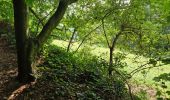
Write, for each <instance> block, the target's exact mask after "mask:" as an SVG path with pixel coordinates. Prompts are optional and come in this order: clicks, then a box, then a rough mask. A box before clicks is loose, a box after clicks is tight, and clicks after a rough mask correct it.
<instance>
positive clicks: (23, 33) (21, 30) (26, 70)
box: [13, 0, 34, 82]
mask: <svg viewBox="0 0 170 100" xmlns="http://www.w3.org/2000/svg"><path fill="white" fill-rule="evenodd" d="M13 5H14V26H15V38H16V48H17V61H18V80H19V81H21V82H27V81H33V80H34V78H33V77H32V76H31V74H32V67H31V64H30V62H29V60H30V58H28V57H29V55H28V54H27V52H28V42H27V40H28V8H27V6H26V3H25V1H24V0H13Z"/></svg>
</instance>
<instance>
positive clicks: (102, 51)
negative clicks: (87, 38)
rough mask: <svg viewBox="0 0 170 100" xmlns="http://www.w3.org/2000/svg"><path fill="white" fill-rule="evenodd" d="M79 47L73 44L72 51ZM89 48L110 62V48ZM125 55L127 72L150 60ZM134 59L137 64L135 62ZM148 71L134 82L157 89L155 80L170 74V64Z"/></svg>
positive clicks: (59, 43)
mask: <svg viewBox="0 0 170 100" xmlns="http://www.w3.org/2000/svg"><path fill="white" fill-rule="evenodd" d="M52 44H55V45H58V46H60V47H64V48H66V47H67V45H68V42H66V41H62V40H54V41H53V42H52ZM82 46H85V45H82ZM77 47H78V42H75V43H73V44H72V46H71V51H75V50H76V49H77ZM89 47H90V48H89ZM88 48H89V49H91V52H92V54H94V55H97V56H101V57H103V58H104V59H106V60H108V57H109V49H108V48H104V47H97V46H88ZM114 52H115V53H117V52H121V51H120V50H118V49H117V50H115V51H114ZM125 53H126V55H127V56H126V57H127V58H126V59H125V60H124V61H125V62H126V63H127V65H128V67H126V68H125V70H126V71H127V72H131V71H132V70H134V69H136V68H137V67H138V66H140V65H143V64H145V63H147V61H148V60H149V59H148V58H146V57H143V56H137V55H134V54H130V53H127V52H125ZM136 57H137V58H136ZM134 59H135V61H137V62H134ZM146 71H147V74H146V75H145V74H142V73H141V72H139V73H136V74H135V75H134V76H133V77H132V80H135V81H137V82H138V83H139V84H143V83H145V84H146V85H148V86H151V87H155V86H154V84H153V83H154V81H153V78H154V77H157V76H159V75H160V74H163V73H170V64H169V65H164V66H160V67H156V68H151V69H148V70H146ZM169 77H170V76H169ZM166 85H167V86H168V88H169V89H170V82H169V81H167V82H166Z"/></svg>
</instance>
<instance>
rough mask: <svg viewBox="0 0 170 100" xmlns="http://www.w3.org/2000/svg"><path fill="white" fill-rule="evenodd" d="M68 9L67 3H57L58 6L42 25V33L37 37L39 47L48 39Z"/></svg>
mask: <svg viewBox="0 0 170 100" xmlns="http://www.w3.org/2000/svg"><path fill="white" fill-rule="evenodd" d="M67 8H68V3H67V2H65V1H63V0H61V1H60V2H59V6H58V8H57V10H56V11H55V13H54V14H53V15H52V16H51V18H50V19H49V20H48V22H47V23H46V24H45V25H44V27H43V29H42V31H41V32H40V34H39V35H38V36H37V40H38V43H39V45H40V46H41V45H42V44H43V43H44V42H45V41H46V40H47V39H48V37H49V35H50V34H51V32H52V30H53V29H55V27H56V26H57V25H58V24H59V22H60V21H61V19H62V18H63V16H64V13H65V11H66V9H67Z"/></svg>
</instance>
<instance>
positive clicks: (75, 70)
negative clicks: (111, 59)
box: [39, 46, 128, 100]
mask: <svg viewBox="0 0 170 100" xmlns="http://www.w3.org/2000/svg"><path fill="white" fill-rule="evenodd" d="M45 52H46V54H45V55H44V56H45V62H44V63H43V64H42V65H40V67H39V68H40V69H41V71H42V72H43V73H42V75H43V76H44V75H45V76H44V77H42V78H45V79H47V80H52V81H55V82H56V83H58V82H59V83H60V84H62V85H61V86H64V88H65V89H63V90H62V91H60V92H61V93H62V95H61V94H60V92H57V94H58V96H59V95H60V96H63V97H65V96H66V97H68V96H71V97H74V98H77V99H78V100H85V99H101V100H103V99H113V98H115V97H117V98H125V96H127V95H128V93H127V89H126V87H125V83H124V80H122V79H121V78H120V77H119V76H117V77H114V76H113V77H110V78H109V77H108V72H107V67H108V63H107V62H106V61H105V60H104V59H100V58H97V57H96V56H92V55H90V54H89V53H88V51H86V52H84V51H83V50H82V51H80V52H79V53H77V54H74V55H73V53H67V52H65V50H64V49H63V48H59V47H56V46H47V51H45ZM87 55H88V56H87ZM43 70H44V71H43ZM115 75H116V74H115ZM75 85H77V86H76V87H75ZM65 90H66V91H65ZM68 91H69V94H67V93H68Z"/></svg>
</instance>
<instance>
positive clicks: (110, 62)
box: [108, 47, 114, 76]
mask: <svg viewBox="0 0 170 100" xmlns="http://www.w3.org/2000/svg"><path fill="white" fill-rule="evenodd" d="M109 49H110V54H109V55H110V57H109V69H108V71H109V76H110V75H111V74H112V71H113V69H112V67H113V51H114V48H113V47H110V48H109Z"/></svg>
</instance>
